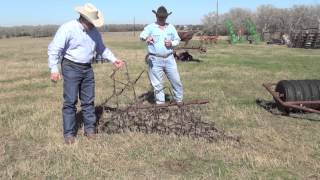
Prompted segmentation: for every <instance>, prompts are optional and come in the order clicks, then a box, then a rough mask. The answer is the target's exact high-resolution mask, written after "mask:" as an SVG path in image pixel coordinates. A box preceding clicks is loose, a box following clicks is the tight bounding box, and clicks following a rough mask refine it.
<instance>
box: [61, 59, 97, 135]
mask: <svg viewBox="0 0 320 180" xmlns="http://www.w3.org/2000/svg"><path fill="white" fill-rule="evenodd" d="M61 67H62V75H63V98H64V102H63V108H62V113H63V134H64V137H72V136H75V135H76V112H77V108H76V104H77V102H78V98H79V99H80V102H81V109H82V115H83V120H84V131H85V133H87V134H88V133H95V127H96V115H95V107H94V98H95V92H94V90H95V81H94V73H93V69H92V67H91V65H89V66H83V65H78V64H74V63H71V62H70V61H67V60H63V62H62V66H61Z"/></svg>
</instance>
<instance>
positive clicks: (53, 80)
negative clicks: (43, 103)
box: [51, 73, 61, 82]
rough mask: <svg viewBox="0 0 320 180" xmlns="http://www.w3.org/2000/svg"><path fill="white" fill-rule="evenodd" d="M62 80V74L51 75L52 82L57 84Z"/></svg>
mask: <svg viewBox="0 0 320 180" xmlns="http://www.w3.org/2000/svg"><path fill="white" fill-rule="evenodd" d="M60 79H61V75H60V73H51V81H52V82H57V81H59V80H60Z"/></svg>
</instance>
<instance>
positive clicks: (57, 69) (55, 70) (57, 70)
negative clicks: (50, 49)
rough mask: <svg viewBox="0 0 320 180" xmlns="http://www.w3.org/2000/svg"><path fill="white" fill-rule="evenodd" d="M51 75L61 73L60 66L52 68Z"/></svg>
mask: <svg viewBox="0 0 320 180" xmlns="http://www.w3.org/2000/svg"><path fill="white" fill-rule="evenodd" d="M51 73H60V72H59V68H58V65H55V66H52V68H51Z"/></svg>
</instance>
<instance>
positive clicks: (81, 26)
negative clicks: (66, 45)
mask: <svg viewBox="0 0 320 180" xmlns="http://www.w3.org/2000/svg"><path fill="white" fill-rule="evenodd" d="M77 22H78V25H79V28H80V29H81V30H82V31H83V32H86V33H90V32H92V31H94V29H95V28H96V27H93V28H92V29H91V30H90V31H88V32H87V31H86V29H85V28H84V27H83V25H82V24H81V23H80V21H79V19H77Z"/></svg>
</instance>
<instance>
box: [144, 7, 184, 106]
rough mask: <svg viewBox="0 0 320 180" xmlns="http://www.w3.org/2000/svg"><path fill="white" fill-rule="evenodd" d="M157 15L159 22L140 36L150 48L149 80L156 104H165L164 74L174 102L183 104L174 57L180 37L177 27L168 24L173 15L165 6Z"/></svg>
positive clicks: (151, 25) (147, 28) (159, 9)
mask: <svg viewBox="0 0 320 180" xmlns="http://www.w3.org/2000/svg"><path fill="white" fill-rule="evenodd" d="M152 12H153V13H155V14H156V18H157V22H155V23H152V24H149V25H148V26H146V27H145V28H144V30H143V31H142V32H141V34H140V39H141V40H143V41H146V42H147V44H148V46H147V49H148V64H149V78H150V81H151V85H152V86H153V89H154V96H155V101H156V104H164V103H165V94H164V87H163V77H164V74H166V75H167V77H168V79H169V81H170V83H171V85H172V87H173V95H174V97H173V98H174V100H175V101H176V102H177V103H181V102H182V100H183V87H182V83H181V80H180V76H179V72H178V68H177V63H176V61H175V59H174V56H173V47H174V46H177V45H178V44H179V43H180V37H179V35H178V33H177V30H176V29H175V27H174V26H173V25H171V24H168V23H166V19H167V17H168V16H169V15H170V14H171V12H170V13H168V12H167V9H166V8H165V7H163V6H161V7H159V8H158V10H157V12H156V11H154V10H153V11H152Z"/></svg>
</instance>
